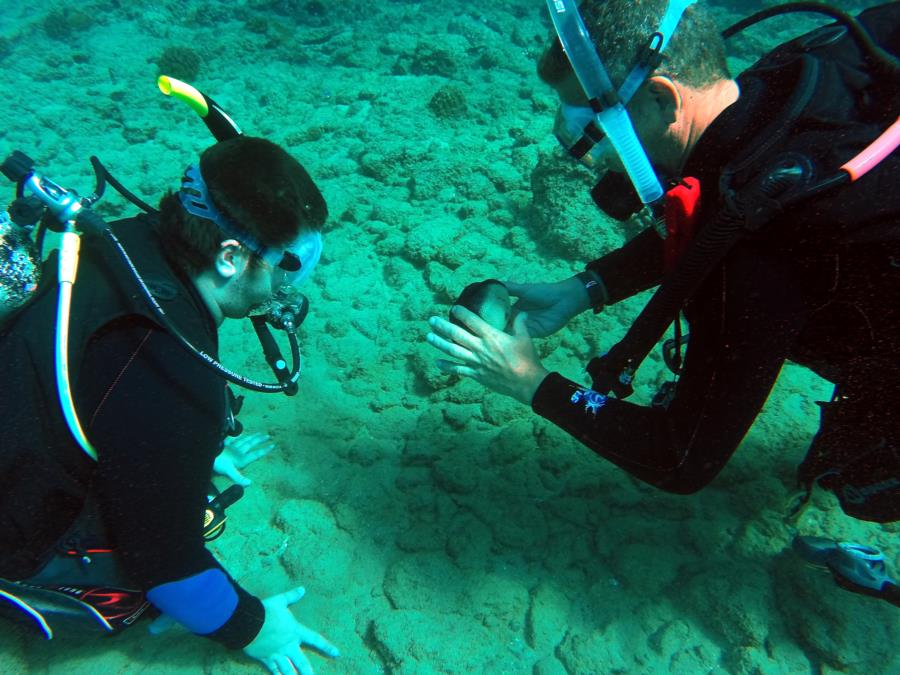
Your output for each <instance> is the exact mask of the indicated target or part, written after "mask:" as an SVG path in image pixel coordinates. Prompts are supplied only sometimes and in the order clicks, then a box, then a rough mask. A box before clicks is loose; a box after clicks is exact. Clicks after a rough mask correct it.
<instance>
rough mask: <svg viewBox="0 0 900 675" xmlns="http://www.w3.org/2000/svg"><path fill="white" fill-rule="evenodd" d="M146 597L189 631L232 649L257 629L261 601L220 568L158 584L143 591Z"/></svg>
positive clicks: (243, 644)
mask: <svg viewBox="0 0 900 675" xmlns="http://www.w3.org/2000/svg"><path fill="white" fill-rule="evenodd" d="M147 598H148V599H149V600H150V602H152V603H153V604H154V605H155V606H156V607H157V608H158V609H160V610H161V611H162V612H163V613H164V614H167V615H168V616H170V617H172V618H173V619H175V620H176V621H178V623H180V624H181V625H183V626H184V627H185V628H187V629H188V630H189V631H191V632H192V633H196V634H198V635H205V636H208V637H212V638H213V639H215V640H218V641H219V642H222V643H223V644H225V646H227V647H231V648H235V649H238V648H241V647H245V646H246V644H248V643H247V640H246V636H247V635H248V634H255V633H256V632H258V630H259V625H261V623H262V619H263V615H264V610H263V607H262V603H260V602H259V600H258V599H256V598H254V597H253V596H252V595H249V594H248V593H246V592H243V591H242V590H241V589H240V587H239V586H238V587H236V586H235V585H234V584H233V583H232V582H231V580H230V579H229V578H228V576H227V575H226V574H225V573H224V572H223V571H222V570H220V569H208V570H205V571H203V572H200V573H199V574H195V575H193V576H190V577H187V578H185V579H181V580H179V581H171V582H169V583H166V584H160V585H159V586H155V587H153V588H151V589H150V590H149V591H148V592H147ZM254 624H257V625H256V626H255V630H254Z"/></svg>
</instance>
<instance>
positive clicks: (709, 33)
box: [538, 0, 730, 88]
mask: <svg viewBox="0 0 900 675" xmlns="http://www.w3.org/2000/svg"><path fill="white" fill-rule="evenodd" d="M668 5H669V0H584V2H582V3H581V5H580V6H579V11H580V13H581V16H582V18H583V19H584V23H585V26H586V27H587V29H588V31H589V32H590V34H591V39H592V40H593V42H594V46H595V47H596V49H597V53H598V54H599V55H600V58H601V59H602V60H603V64H604V65H605V66H606V68H607V71H608V72H609V76H610V78H611V79H612V81H613V84H614V85H615V86H616V87H618V86H619V85H621V84H622V82H623V81H624V80H625V77H626V76H627V75H628V73H629V72H630V70H631V68H632V67H633V66H634V64H635V63H636V62H637V59H638V56H639V54H640V50H641V49H642V48H644V47H645V46H647V45H648V44H649V42H650V36H651V35H653V33H654V32H656V31H657V30H658V28H659V24H660V23H661V21H662V17H663V15H664V14H665V12H666V8H667V7H668ZM570 69H571V66H570V65H569V60H568V58H567V57H566V55H565V53H564V52H563V50H562V46H561V45H560V43H559V39H558V38H557V37H556V35H554V36H553V39H552V41H551V43H550V44H549V45H548V46H547V48H546V49H545V50H544V53H543V54H542V55H541V58H540V61H539V63H538V75H539V77H540V78H541V79H542V80H543V81H544V82H546V83H548V84H556V83H558V82H559V81H560V80H561V79H562V78H563V77H565V75H566V74H567V73H568V72H569V70H570ZM652 74H653V75H666V76H668V77H671V78H672V79H674V80H678V81H679V82H682V83H684V84H686V85H688V86H691V87H697V88H702V87H705V86H707V85H709V84H712V83H713V82H715V81H717V80H720V79H728V78H729V77H730V75H729V73H728V64H727V62H726V60H725V42H724V40H723V39H722V34H721V33H720V32H719V29H718V28H717V27H716V25H715V22H714V21H713V20H712V17H711V16H710V13H709V11H708V10H707V9H706V8H705V7H704V6H703V5H702V4H701V3H695V4H693V5H691V6H690V7H688V8H687V9H686V10H685V12H684V15H683V16H682V17H681V20H680V21H679V22H678V28H677V29H676V30H675V34H674V35H673V36H672V39H671V41H670V42H669V44H668V46H667V47H666V49H665V51H664V52H663V54H662V63H661V64H660V65H659V66H658V67H657V68H656V70H654V71H653V73H652Z"/></svg>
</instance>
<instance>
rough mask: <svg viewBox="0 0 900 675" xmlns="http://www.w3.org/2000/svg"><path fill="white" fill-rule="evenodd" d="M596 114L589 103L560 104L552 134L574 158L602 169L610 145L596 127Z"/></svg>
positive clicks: (611, 149)
mask: <svg viewBox="0 0 900 675" xmlns="http://www.w3.org/2000/svg"><path fill="white" fill-rule="evenodd" d="M596 116H597V115H596V113H595V112H594V111H593V109H592V108H590V107H588V106H576V105H570V104H568V103H562V104H560V106H559V109H558V110H557V112H556V120H555V122H554V124H553V134H554V135H555V136H556V140H558V141H559V144H560V145H562V146H563V147H564V148H565V149H566V151H567V152H568V153H569V155H571V156H572V157H573V158H574V159H576V160H577V161H579V162H581V163H582V164H584V165H585V166H586V167H588V168H590V169H598V168H602V167H603V166H604V165H605V163H606V162H605V160H604V158H605V157H608V156H609V154H610V153H611V152H613V147H612V144H611V143H610V142H609V139H608V138H607V137H606V134H604V133H603V130H602V129H601V128H600V127H599V126H597V123H596V121H595V118H596Z"/></svg>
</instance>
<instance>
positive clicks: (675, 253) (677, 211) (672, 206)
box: [663, 178, 700, 274]
mask: <svg viewBox="0 0 900 675" xmlns="http://www.w3.org/2000/svg"><path fill="white" fill-rule="evenodd" d="M699 214H700V181H699V180H697V179H696V178H682V179H681V182H680V183H679V184H678V185H676V186H675V187H673V188H672V189H671V190H669V191H668V192H667V193H666V202H665V217H666V232H667V236H666V239H665V241H664V242H663V261H664V265H665V272H666V274H668V273H669V272H671V271H672V269H673V268H674V267H675V264H676V263H677V262H678V259H679V258H680V257H681V255H682V253H684V251H685V249H687V246H688V244H689V243H690V242H691V239H693V238H694V232H695V231H696V227H697V217H698V216H699Z"/></svg>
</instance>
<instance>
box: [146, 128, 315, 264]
mask: <svg viewBox="0 0 900 675" xmlns="http://www.w3.org/2000/svg"><path fill="white" fill-rule="evenodd" d="M200 172H201V173H202V174H203V179H204V181H205V182H206V185H207V189H208V190H209V194H210V197H211V199H212V201H213V204H214V205H215V207H216V208H217V209H218V210H219V211H220V212H221V213H222V214H223V215H224V216H226V217H227V218H229V219H230V220H231V221H232V222H233V223H235V224H237V225H238V227H240V228H241V229H242V230H244V231H245V232H246V233H247V234H249V235H250V236H252V237H253V238H254V239H256V240H257V241H260V242H262V243H264V244H266V245H269V246H280V245H283V244H286V243H287V242H289V241H291V240H292V239H294V238H295V237H296V236H297V235H298V234H299V233H300V231H301V230H320V229H321V228H322V226H323V225H324V223H325V220H326V219H327V217H328V209H327V206H326V204H325V199H324V198H323V197H322V193H321V192H319V189H318V188H317V187H316V184H315V183H314V182H313V180H312V178H311V177H310V175H309V174H308V173H307V171H306V169H304V168H303V166H302V165H301V164H300V163H299V162H298V161H297V160H296V159H294V158H293V157H292V156H291V155H289V154H288V153H287V151H285V150H284V149H283V148H281V147H280V146H278V145H276V144H275V143H272V142H271V141H267V140H265V139H263V138H253V137H250V136H238V137H237V138H232V139H229V140H226V141H222V142H219V143H216V144H215V145H213V146H211V147H209V148H207V149H206V150H205V151H204V152H203V154H202V155H201V156H200ZM159 211H160V215H159V222H158V224H157V232H158V234H159V236H160V239H161V241H162V247H163V252H164V254H165V256H166V258H167V259H168V260H169V262H170V263H171V264H173V265H174V266H175V267H177V268H178V269H180V270H182V271H183V272H186V273H189V274H193V273H197V272H199V271H201V270H203V269H205V268H207V267H209V266H210V265H211V264H212V262H213V260H214V259H215V256H216V252H217V251H218V249H219V244H220V243H221V242H222V240H223V239H224V238H225V237H224V236H223V234H222V231H221V230H220V229H219V228H218V226H216V224H215V223H213V222H212V221H210V220H207V219H205V218H200V217H198V216H194V215H192V214H190V213H188V212H187V211H185V210H184V208H183V207H182V206H181V202H180V200H179V199H178V195H177V194H176V193H175V192H172V191H169V192H168V193H166V195H165V196H164V197H163V198H162V200H160V203H159ZM254 260H255V256H254ZM256 262H258V261H256Z"/></svg>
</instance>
